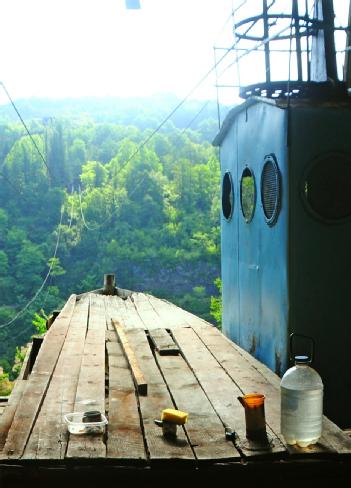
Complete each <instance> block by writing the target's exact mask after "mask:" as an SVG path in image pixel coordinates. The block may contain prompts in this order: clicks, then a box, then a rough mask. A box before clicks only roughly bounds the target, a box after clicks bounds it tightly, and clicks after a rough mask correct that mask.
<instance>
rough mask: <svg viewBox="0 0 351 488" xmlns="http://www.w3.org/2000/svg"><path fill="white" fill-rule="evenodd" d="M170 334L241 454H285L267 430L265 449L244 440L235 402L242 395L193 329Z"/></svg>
mask: <svg viewBox="0 0 351 488" xmlns="http://www.w3.org/2000/svg"><path fill="white" fill-rule="evenodd" d="M172 334H173V336H174V338H175V339H176V341H177V343H178V344H179V347H180V348H181V350H182V352H183V355H184V357H185V359H186V361H187V363H188V364H189V366H190V367H191V369H192V371H193V372H194V375H195V376H196V378H197V380H198V381H199V383H200V385H201V387H202V388H203V390H204V391H205V393H206V396H207V397H208V399H209V401H210V402H211V404H212V406H213V408H214V409H215V411H216V412H217V414H218V416H219V417H220V419H221V421H222V423H223V425H224V426H227V427H229V428H230V430H232V431H233V432H235V434H236V446H237V447H239V448H240V450H241V451H242V452H243V454H245V456H246V457H254V456H262V455H268V454H279V453H285V452H286V449H285V447H284V446H283V445H282V444H281V442H280V440H279V439H278V438H277V437H276V436H275V434H274V433H273V432H272V431H271V430H270V429H269V427H268V429H267V434H268V436H269V438H270V439H271V440H272V443H270V446H269V448H268V449H266V448H265V449H261V450H260V449H259V445H258V444H254V443H252V442H249V441H248V440H246V427H245V414H244V409H243V407H242V406H241V404H240V403H239V401H238V400H237V397H238V396H241V395H242V394H243V392H242V391H241V390H240V389H239V387H238V386H237V385H236V384H235V382H234V381H233V380H232V379H231V378H230V377H229V376H228V374H227V373H226V372H225V370H224V369H223V368H222V366H221V365H220V364H219V363H218V361H217V360H216V359H215V358H214V356H213V355H212V354H211V353H210V351H209V350H208V349H207V347H206V346H205V345H204V344H203V342H202V341H201V339H200V338H199V337H198V336H197V334H196V333H195V332H194V331H193V329H191V328H178V329H174V330H173V331H172ZM245 446H247V447H245Z"/></svg>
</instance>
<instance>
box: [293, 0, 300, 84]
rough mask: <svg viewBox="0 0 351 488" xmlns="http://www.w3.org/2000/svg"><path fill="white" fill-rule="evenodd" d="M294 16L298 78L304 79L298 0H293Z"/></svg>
mask: <svg viewBox="0 0 351 488" xmlns="http://www.w3.org/2000/svg"><path fill="white" fill-rule="evenodd" d="M292 16H293V19H294V27H295V42H296V63H297V79H298V80H299V81H302V59H301V36H300V23H299V7H298V1H297V0H293V4H292Z"/></svg>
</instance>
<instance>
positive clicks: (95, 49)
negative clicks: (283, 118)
mask: <svg viewBox="0 0 351 488" xmlns="http://www.w3.org/2000/svg"><path fill="white" fill-rule="evenodd" d="M231 8H232V1H231V0H141V9H140V10H127V9H126V7H125V1H124V0H0V42H1V57H0V60H1V61H0V68H1V69H0V80H1V81H3V82H4V84H5V86H6V87H7V89H8V91H9V92H10V93H11V95H12V96H13V98H15V99H16V98H22V97H31V96H35V97H41V96H51V97H61V96H85V95H98V96H104V95H113V96H122V97H125V96H131V95H149V94H152V93H159V92H174V93H176V94H177V95H179V96H183V95H185V94H186V93H187V92H188V91H189V89H190V88H191V87H192V86H194V84H196V82H197V81H198V80H199V78H201V76H202V75H203V74H204V73H206V72H207V71H208V69H210V67H211V66H212V65H213V44H214V41H215V38H216V35H217V34H218V32H219V31H220V30H221V28H222V26H223V25H224V24H225V21H226V20H227V19H228V17H229V16H230V13H231ZM213 84H214V78H213V77H211V79H210V80H209V81H208V82H207V84H205V85H204V89H205V90H206V91H204V89H202V91H200V90H199V91H198V92H197V93H196V94H195V95H197V96H199V97H202V96H209V95H212V96H214V94H215V92H214V88H213ZM1 101H3V100H1Z"/></svg>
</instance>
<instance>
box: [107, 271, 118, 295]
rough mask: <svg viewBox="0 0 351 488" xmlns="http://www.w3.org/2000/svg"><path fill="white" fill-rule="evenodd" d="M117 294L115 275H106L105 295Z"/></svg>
mask: <svg viewBox="0 0 351 488" xmlns="http://www.w3.org/2000/svg"><path fill="white" fill-rule="evenodd" d="M115 293H116V278H115V275H114V274H113V273H111V274H105V275H104V295H114V294H115Z"/></svg>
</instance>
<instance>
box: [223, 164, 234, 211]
mask: <svg viewBox="0 0 351 488" xmlns="http://www.w3.org/2000/svg"><path fill="white" fill-rule="evenodd" d="M233 209H234V187H233V180H232V175H231V174H230V172H229V171H226V172H225V173H224V176H223V182H222V212H223V216H224V218H225V219H226V220H230V219H231V217H232V215H233Z"/></svg>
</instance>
